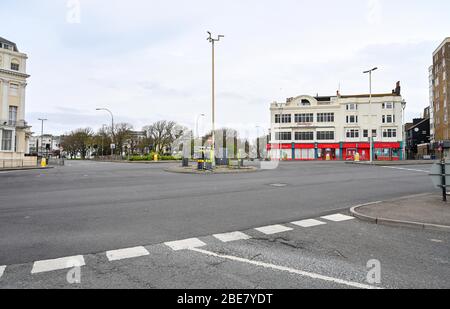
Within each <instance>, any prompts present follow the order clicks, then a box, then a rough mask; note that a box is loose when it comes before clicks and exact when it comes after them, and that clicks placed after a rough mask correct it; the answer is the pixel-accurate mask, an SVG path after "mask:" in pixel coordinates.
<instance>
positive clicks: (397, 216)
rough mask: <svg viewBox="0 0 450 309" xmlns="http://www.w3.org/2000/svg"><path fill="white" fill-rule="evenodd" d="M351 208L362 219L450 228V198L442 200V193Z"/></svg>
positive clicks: (425, 227)
mask: <svg viewBox="0 0 450 309" xmlns="http://www.w3.org/2000/svg"><path fill="white" fill-rule="evenodd" d="M350 211H351V212H352V214H353V215H354V216H355V217H357V218H359V219H361V220H366V221H370V222H373V223H377V224H383V225H397V226H406V227H415V228H422V229H431V230H440V231H448V232H450V202H449V203H444V202H442V196H441V195H440V194H439V193H429V194H421V195H414V196H409V197H405V198H401V199H396V200H392V201H386V202H380V203H372V204H367V205H362V206H356V207H353V208H352V209H351V210H350Z"/></svg>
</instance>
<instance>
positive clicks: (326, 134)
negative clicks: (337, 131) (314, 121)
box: [317, 131, 334, 141]
mask: <svg viewBox="0 0 450 309" xmlns="http://www.w3.org/2000/svg"><path fill="white" fill-rule="evenodd" d="M317 140H319V141H329V140H334V131H320V132H317Z"/></svg>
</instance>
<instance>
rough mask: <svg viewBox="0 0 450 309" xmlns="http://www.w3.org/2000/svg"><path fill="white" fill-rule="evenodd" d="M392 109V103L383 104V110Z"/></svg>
mask: <svg viewBox="0 0 450 309" xmlns="http://www.w3.org/2000/svg"><path fill="white" fill-rule="evenodd" d="M393 108H394V103H391V102H388V103H383V109H393Z"/></svg>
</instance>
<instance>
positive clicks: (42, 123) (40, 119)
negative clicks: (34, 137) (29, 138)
mask: <svg viewBox="0 0 450 309" xmlns="http://www.w3.org/2000/svg"><path fill="white" fill-rule="evenodd" d="M38 120H39V121H40V122H41V145H40V146H41V155H42V156H43V155H44V148H43V147H42V146H43V144H44V142H43V139H44V121H48V119H43V118H39V119H38ZM36 148H37V151H38V155H39V148H38V147H36Z"/></svg>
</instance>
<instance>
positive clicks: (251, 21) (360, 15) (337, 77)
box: [0, 0, 450, 134]
mask: <svg viewBox="0 0 450 309" xmlns="http://www.w3.org/2000/svg"><path fill="white" fill-rule="evenodd" d="M77 2H79V4H80V13H81V14H80V15H79V16H77V14H75V13H76V6H77ZM74 8H75V10H73V9H74ZM449 12H450V1H448V0H428V1H423V0H389V1H388V0H342V1H334V0H315V1H306V0H305V1H302V0H279V1H274V0H270V1H266V0H226V1H225V0H222V1H214V0H208V1H203V0H189V1H186V0H177V1H175V0H164V1H162V0H161V1H155V0H127V1H125V0H79V1H76V0H70V1H67V0H1V1H0V16H1V20H2V27H1V31H0V36H2V37H4V38H6V39H9V40H11V41H13V42H16V43H17V45H18V47H19V49H20V51H22V52H25V53H27V54H28V56H29V60H28V73H29V74H31V78H30V79H29V85H28V88H27V111H26V118H27V119H26V120H27V121H28V122H29V123H31V125H33V131H35V132H40V124H39V122H38V121H37V120H36V119H37V118H39V117H45V118H48V119H49V121H48V123H47V124H46V130H45V131H46V132H48V133H53V134H61V133H64V132H67V131H70V130H72V129H76V128H79V127H85V126H90V127H92V128H94V129H97V128H99V127H100V126H101V125H102V124H106V123H109V121H110V120H109V116H108V114H105V113H101V112H96V111H95V108H96V107H107V108H110V109H111V110H112V111H113V112H114V114H115V115H116V121H117V122H129V123H132V124H133V125H134V127H135V129H141V127H142V126H144V125H146V124H150V123H152V122H154V121H157V120H161V119H170V120H175V121H177V122H180V123H182V124H184V125H187V126H190V127H194V126H195V122H196V118H197V115H198V114H201V113H205V114H206V116H207V117H206V118H205V119H201V120H200V129H203V130H206V129H208V126H209V123H210V114H211V111H210V110H211V108H210V105H211V103H210V91H211V90H210V87H211V73H210V70H211V49H210V44H209V43H208V42H207V41H206V37H207V34H206V31H207V30H210V31H212V32H213V33H215V34H224V35H226V37H225V39H224V40H223V41H221V42H219V43H218V45H217V49H216V61H217V62H216V64H217V67H216V71H217V80H216V81H217V86H216V87H217V121H218V122H219V123H220V124H222V125H231V126H235V127H239V128H242V130H246V131H247V132H249V134H253V133H252V131H253V130H256V129H255V126H257V125H259V126H262V127H265V128H268V127H269V125H270V114H269V104H270V102H272V101H275V100H276V101H284V100H285V99H286V98H287V97H294V96H298V95H301V94H310V95H316V94H317V93H318V94H319V95H333V94H335V92H336V90H337V89H338V87H339V85H340V88H341V93H343V94H354V93H364V92H365V93H367V92H368V80H367V76H365V75H363V74H362V71H363V70H365V69H369V68H372V67H373V66H378V67H379V68H380V70H379V71H377V72H376V73H375V75H374V85H373V87H374V91H375V92H390V91H391V90H392V89H393V88H394V85H395V82H396V81H398V80H400V81H401V82H402V87H403V95H404V98H405V99H406V100H407V102H408V108H407V117H408V118H409V119H410V118H413V117H418V116H420V114H421V113H422V110H423V108H424V107H425V106H426V105H427V104H428V101H429V99H428V67H429V66H430V65H431V61H432V52H433V51H434V50H435V49H436V48H437V46H438V45H439V44H440V43H441V42H442V40H443V39H444V38H445V37H447V36H450V18H449ZM78 17H79V18H78Z"/></svg>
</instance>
